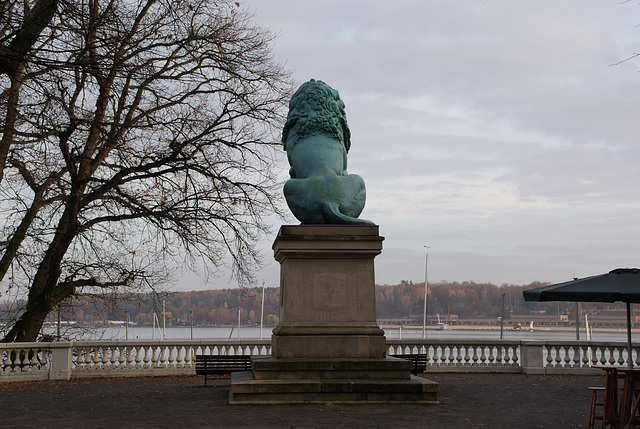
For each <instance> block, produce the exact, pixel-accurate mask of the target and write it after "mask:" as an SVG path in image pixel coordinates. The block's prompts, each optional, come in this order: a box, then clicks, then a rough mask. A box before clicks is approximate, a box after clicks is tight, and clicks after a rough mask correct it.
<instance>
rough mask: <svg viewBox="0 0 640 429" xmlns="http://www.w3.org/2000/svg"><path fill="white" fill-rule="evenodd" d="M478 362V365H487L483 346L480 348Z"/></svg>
mask: <svg viewBox="0 0 640 429" xmlns="http://www.w3.org/2000/svg"><path fill="white" fill-rule="evenodd" d="M479 360H480V362H478V365H488V363H487V352H486V347H485V346H480V359H479Z"/></svg>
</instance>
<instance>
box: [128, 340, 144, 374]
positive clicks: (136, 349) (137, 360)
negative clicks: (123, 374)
mask: <svg viewBox="0 0 640 429" xmlns="http://www.w3.org/2000/svg"><path fill="white" fill-rule="evenodd" d="M132 352H133V353H134V354H135V356H134V355H131V359H132V361H131V362H129V365H131V367H132V368H136V369H140V368H142V366H141V365H140V362H141V361H142V356H141V355H140V354H141V353H142V347H141V346H138V347H133V348H132ZM134 362H135V363H134Z"/></svg>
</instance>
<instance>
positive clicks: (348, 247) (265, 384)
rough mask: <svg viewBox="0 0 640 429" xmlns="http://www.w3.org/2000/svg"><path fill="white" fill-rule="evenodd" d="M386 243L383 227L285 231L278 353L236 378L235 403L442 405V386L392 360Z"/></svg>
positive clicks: (277, 249)
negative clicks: (384, 299) (382, 323)
mask: <svg viewBox="0 0 640 429" xmlns="http://www.w3.org/2000/svg"><path fill="white" fill-rule="evenodd" d="M382 241H383V238H382V237H380V236H379V234H378V227H377V226H337V225H321V226H306V225H302V226H283V227H281V229H280V231H279V233H278V237H277V238H276V241H275V243H274V245H273V250H274V256H275V259H276V260H277V261H278V262H279V263H280V323H279V324H278V326H277V327H276V328H275V329H274V330H273V335H272V356H271V357H255V358H253V359H252V361H251V367H252V372H246V373H234V374H233V376H232V382H231V390H230V393H229V403H231V404H249V403H255V404H257V403H265V404H266V403H307V402H420V403H435V402H437V394H438V391H439V385H438V383H435V382H432V381H428V380H425V379H423V378H419V377H414V376H412V375H411V369H412V368H413V363H412V362H409V361H406V360H403V359H395V358H391V357H386V339H385V337H384V331H383V330H382V329H380V328H379V327H378V326H377V324H376V297H375V278H374V277H375V272H374V261H373V260H374V258H375V257H376V256H377V255H379V254H380V252H381V251H382Z"/></svg>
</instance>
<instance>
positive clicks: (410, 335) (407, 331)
mask: <svg viewBox="0 0 640 429" xmlns="http://www.w3.org/2000/svg"><path fill="white" fill-rule="evenodd" d="M272 329H273V328H272V327H268V328H267V327H265V328H263V329H262V338H264V339H270V338H271V331H272ZM47 332H48V333H51V334H54V335H55V329H47ZM65 335H68V334H65V333H64V332H62V336H63V337H64V336H65ZM385 335H386V337H387V339H399V338H402V339H407V340H410V339H417V338H422V328H407V327H403V328H402V330H400V329H398V328H397V327H391V328H386V329H385ZM426 337H427V339H446V340H449V339H459V340H465V339H495V340H498V339H500V331H499V330H464V329H447V330H442V331H441V330H432V329H428V330H427V332H426ZM74 338H75V339H76V340H80V339H82V340H96V339H105V340H107V339H108V340H124V339H127V338H128V339H130V340H136V339H139V340H151V339H155V340H160V339H162V330H161V329H159V328H157V327H156V329H155V332H154V330H153V328H152V327H150V326H130V327H129V328H128V329H127V328H126V327H124V326H114V327H108V328H96V329H94V330H91V331H89V332H86V333H85V335H84V336H83V337H82V338H77V337H75V336H74ZM191 338H193V339H194V340H202V339H229V338H231V339H238V338H240V339H242V338H245V339H259V338H261V332H260V327H241V328H240V329H239V330H238V329H237V328H235V329H233V332H232V328H231V327H215V328H214V327H201V326H199V327H194V328H193V330H192V329H191V328H190V327H189V326H184V327H181V326H179V327H174V326H172V327H167V328H166V339H167V340H188V339H191ZM503 338H504V339H505V340H549V341H573V340H575V339H576V333H575V331H550V330H544V329H538V330H534V331H533V332H531V331H519V332H518V331H511V330H505V331H504V332H503ZM580 339H581V340H585V339H586V336H585V334H584V332H580ZM593 339H594V340H595V341H623V342H624V341H626V340H627V337H626V331H625V330H624V329H620V330H619V331H618V332H606V331H602V332H598V330H597V329H594V334H593Z"/></svg>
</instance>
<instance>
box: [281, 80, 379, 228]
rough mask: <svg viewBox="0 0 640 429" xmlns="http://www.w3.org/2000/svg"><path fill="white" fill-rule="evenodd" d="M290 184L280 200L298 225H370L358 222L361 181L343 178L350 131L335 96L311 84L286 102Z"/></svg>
mask: <svg viewBox="0 0 640 429" xmlns="http://www.w3.org/2000/svg"><path fill="white" fill-rule="evenodd" d="M282 144H283V145H284V148H285V150H286V151H287V158H288V159H289V165H291V169H290V170H289V175H290V176H291V179H289V180H288V181H287V183H285V185H284V196H285V198H286V200H287V204H288V205H289V208H290V209H291V212H293V214H294V215H295V217H296V218H297V219H298V220H299V221H300V222H302V223H303V224H343V225H374V223H373V222H371V221H368V220H364V219H358V216H360V213H362V209H364V204H365V200H366V190H365V186H364V180H362V177H360V176H358V175H357V174H348V173H347V152H348V151H349V148H350V146H351V132H350V131H349V126H348V125H347V115H346V114H345V111H344V103H343V102H342V100H341V99H340V95H339V94H338V91H336V90H335V89H333V88H331V87H330V86H329V85H327V84H326V83H324V82H322V81H319V80H314V79H311V80H310V81H309V82H306V83H304V84H302V86H300V88H298V90H297V91H296V93H295V94H293V97H291V101H290V102H289V115H288V116H287V122H286V123H285V125H284V129H283V131H282Z"/></svg>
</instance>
